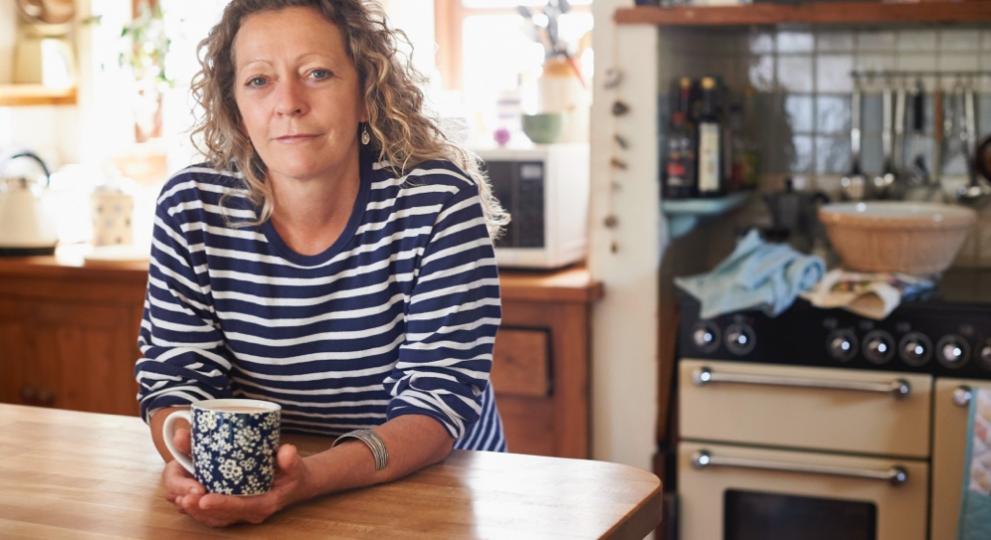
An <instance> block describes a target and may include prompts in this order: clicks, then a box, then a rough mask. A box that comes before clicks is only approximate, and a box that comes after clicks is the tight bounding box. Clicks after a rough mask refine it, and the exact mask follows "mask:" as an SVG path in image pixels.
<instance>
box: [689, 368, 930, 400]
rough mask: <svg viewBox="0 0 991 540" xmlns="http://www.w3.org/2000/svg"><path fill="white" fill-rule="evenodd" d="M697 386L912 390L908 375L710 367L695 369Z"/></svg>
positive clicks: (903, 394)
mask: <svg viewBox="0 0 991 540" xmlns="http://www.w3.org/2000/svg"><path fill="white" fill-rule="evenodd" d="M693 379H694V381H695V385H696V386H705V385H707V384H712V383H732V384H757V385H762V386H787V387H789V388H815V389H820V390H853V391H856V392H874V393H878V394H891V395H892V396H894V397H896V398H903V397H906V396H908V395H909V394H911V393H912V385H911V384H909V382H908V381H906V380H905V379H895V380H892V381H889V382H865V381H844V380H840V379H811V378H806V377H778V376H768V375H750V374H746V373H716V372H715V371H713V370H712V369H710V368H708V367H701V368H699V369H697V370H695V375H694V377H693Z"/></svg>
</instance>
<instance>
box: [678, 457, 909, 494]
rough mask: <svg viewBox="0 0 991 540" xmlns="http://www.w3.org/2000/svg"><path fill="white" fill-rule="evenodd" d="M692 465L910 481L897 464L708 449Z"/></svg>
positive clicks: (904, 471) (899, 481)
mask: <svg viewBox="0 0 991 540" xmlns="http://www.w3.org/2000/svg"><path fill="white" fill-rule="evenodd" d="M692 465H694V466H695V468H696V469H707V468H709V467H735V468H738V469H758V470H762V471H775V472H793V473H800V474H821V475H826V476H841V477H844V478H858V479H863V480H881V481H884V482H888V483H889V484H891V485H892V486H895V487H898V486H901V485H903V484H905V483H906V482H908V471H907V470H905V468H904V467H900V466H898V465H895V466H894V467H891V468H889V469H885V470H876V469H852V468H849V467H831V466H828V465H812V464H809V463H790V462H787V461H765V460H760V459H748V458H739V457H716V456H714V455H712V453H711V452H709V451H708V450H699V451H697V452H695V454H694V455H693V456H692Z"/></svg>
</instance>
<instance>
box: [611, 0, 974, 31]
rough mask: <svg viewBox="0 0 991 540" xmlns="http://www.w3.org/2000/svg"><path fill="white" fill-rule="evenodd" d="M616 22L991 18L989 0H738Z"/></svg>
mask: <svg viewBox="0 0 991 540" xmlns="http://www.w3.org/2000/svg"><path fill="white" fill-rule="evenodd" d="M613 19H614V20H615V21H616V22H617V23H618V24H650V25H656V26H752V25H776V24H810V25H817V24H838V25H856V24H932V23H962V24H978V23H987V22H989V21H991V2H989V1H974V0H970V1H964V2H919V3H879V2H822V3H805V4H797V5H793V4H746V5H740V6H696V7H682V6H679V7H654V6H638V7H633V8H621V9H617V10H616V12H615V14H614V15H613Z"/></svg>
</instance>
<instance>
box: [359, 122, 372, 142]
mask: <svg viewBox="0 0 991 540" xmlns="http://www.w3.org/2000/svg"><path fill="white" fill-rule="evenodd" d="M370 142H372V136H371V135H369V134H368V126H361V144H363V145H365V146H368V143H370Z"/></svg>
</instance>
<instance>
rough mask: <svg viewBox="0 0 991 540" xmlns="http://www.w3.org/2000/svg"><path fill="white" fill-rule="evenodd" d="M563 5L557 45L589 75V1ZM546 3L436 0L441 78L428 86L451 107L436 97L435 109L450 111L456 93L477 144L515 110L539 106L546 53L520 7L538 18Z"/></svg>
mask: <svg viewBox="0 0 991 540" xmlns="http://www.w3.org/2000/svg"><path fill="white" fill-rule="evenodd" d="M568 3H569V4H570V9H569V10H568V13H565V14H563V15H561V16H559V17H558V19H557V20H558V26H559V30H558V32H559V36H560V41H561V42H563V43H565V44H567V48H568V50H569V51H570V52H571V53H572V54H577V55H579V56H578V58H577V60H578V62H579V65H580V66H581V71H582V72H583V74H588V75H591V73H592V55H591V51H590V45H591V30H592V24H593V22H592V10H591V5H592V0H570V2H568ZM546 5H547V0H434V19H435V23H434V25H435V29H436V36H437V57H436V60H437V72H436V74H437V75H439V77H440V81H433V82H434V87H435V88H437V87H442V88H443V89H444V90H446V91H447V92H446V93H447V94H448V97H447V99H446V101H447V102H448V103H444V101H445V99H444V98H439V99H438V102H440V109H441V110H442V111H443V110H444V109H445V105H447V106H448V107H449V106H450V101H451V99H450V95H451V94H454V95H456V96H458V97H457V101H459V102H460V103H459V106H457V107H456V109H461V113H462V115H463V116H464V117H465V119H466V120H467V121H468V124H469V126H470V130H471V132H472V133H471V136H472V137H475V138H479V139H478V140H479V142H482V141H488V140H490V138H491V136H490V135H489V134H490V133H491V132H492V130H493V128H495V127H496V126H497V125H499V124H503V123H504V120H499V119H500V118H502V119H506V118H518V112H519V111H515V110H513V109H514V108H523V109H528V108H531V107H532V106H533V105H534V104H535V102H536V78H537V77H538V76H539V75H540V72H541V67H542V65H543V62H544V58H545V49H544V46H543V45H541V44H540V43H538V42H537V40H536V34H535V33H534V31H533V29H534V24H533V22H530V21H528V20H527V19H526V18H525V17H524V16H523V15H522V14H521V13H520V11H519V10H518V6H525V7H526V8H528V9H529V10H530V12H531V13H532V14H534V15H535V17H536V18H537V19H539V18H540V17H541V16H542V11H543V9H544V7H545V6H546ZM433 97H435V98H437V97H438V96H433ZM507 109H508V110H507ZM448 112H450V109H448ZM516 121H518V120H516ZM512 122H513V120H510V123H512ZM503 127H509V128H510V129H511V130H512V129H517V128H518V126H516V127H514V126H513V125H509V126H503Z"/></svg>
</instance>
